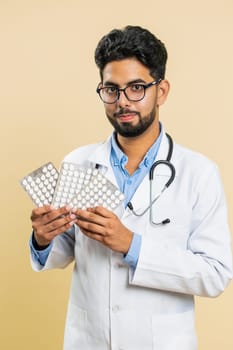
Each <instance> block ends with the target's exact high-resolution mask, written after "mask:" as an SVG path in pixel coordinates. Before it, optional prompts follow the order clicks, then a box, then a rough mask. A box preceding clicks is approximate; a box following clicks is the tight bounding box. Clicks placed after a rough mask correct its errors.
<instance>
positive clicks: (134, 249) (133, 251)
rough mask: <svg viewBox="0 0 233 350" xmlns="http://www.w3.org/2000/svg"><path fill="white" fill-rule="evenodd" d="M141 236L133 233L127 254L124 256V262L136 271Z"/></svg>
mask: <svg viewBox="0 0 233 350" xmlns="http://www.w3.org/2000/svg"><path fill="white" fill-rule="evenodd" d="M141 241H142V237H141V235H139V234H137V233H134V235H133V239H132V242H131V245H130V248H129V251H128V253H127V254H126V255H125V256H124V261H125V262H126V263H127V264H128V265H129V266H130V267H132V268H133V269H136V266H137V263H138V258H139V253H140V249H141Z"/></svg>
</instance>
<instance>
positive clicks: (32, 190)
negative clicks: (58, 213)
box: [20, 162, 58, 206]
mask: <svg viewBox="0 0 233 350" xmlns="http://www.w3.org/2000/svg"><path fill="white" fill-rule="evenodd" d="M57 179H58V171H57V169H56V168H55V167H54V165H53V164H52V163H51V162H49V163H47V164H45V165H42V166H41V167H40V168H38V169H36V170H34V171H33V172H32V173H30V174H28V175H27V176H25V177H24V178H23V179H22V180H21V181H20V183H21V185H22V187H23V188H24V189H25V191H26V192H27V193H28V195H29V196H30V198H31V199H32V201H33V202H34V203H35V204H36V205H37V206H43V205H45V204H51V202H52V198H53V194H54V191H55V187H56V183H57Z"/></svg>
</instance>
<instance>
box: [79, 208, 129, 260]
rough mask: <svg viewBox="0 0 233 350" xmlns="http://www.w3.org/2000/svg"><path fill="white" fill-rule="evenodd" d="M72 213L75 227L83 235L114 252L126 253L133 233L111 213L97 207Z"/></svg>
mask: <svg viewBox="0 0 233 350" xmlns="http://www.w3.org/2000/svg"><path fill="white" fill-rule="evenodd" d="M74 213H75V215H77V217H78V219H77V225H78V226H79V227H80V229H81V231H82V232H83V234H84V235H86V236H87V237H90V238H92V239H94V240H96V241H99V242H100V243H102V244H104V245H105V246H107V247H108V248H110V249H112V250H114V251H116V252H120V253H123V254H126V253H127V252H128V250H129V247H130V244H131V241H132V238H133V232H131V231H130V230H128V229H127V228H126V227H125V226H124V225H123V224H122V222H121V221H120V220H119V218H118V217H117V216H116V215H115V214H114V213H113V212H111V211H109V210H108V209H106V208H103V207H100V206H99V207H95V208H88V209H87V210H81V209H77V210H76V211H75V212H74Z"/></svg>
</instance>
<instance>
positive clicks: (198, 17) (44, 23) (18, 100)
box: [0, 0, 233, 350]
mask: <svg viewBox="0 0 233 350" xmlns="http://www.w3.org/2000/svg"><path fill="white" fill-rule="evenodd" d="M126 24H139V25H141V26H145V27H147V28H148V29H150V30H151V31H153V32H154V33H155V34H156V35H158V36H159V37H160V38H161V39H162V40H163V41H164V42H165V43H166V46H167V49H168V52H169V60H168V68H167V78H168V79H169V80H170V82H171V87H172V89H171V93H170V96H169V99H168V101H167V103H166V105H165V106H163V107H162V109H161V120H162V122H163V123H164V125H165V127H166V129H167V131H168V132H169V133H171V135H173V137H174V139H175V140H176V141H177V142H179V143H182V144H184V145H186V146H188V147H190V148H193V149H195V150H198V151H200V152H202V153H204V154H206V155H207V156H208V157H210V158H212V159H213V160H214V161H216V162H217V163H218V165H219V168H220V171H221V174H222V179H223V183H224V187H225V190H226V196H227V201H228V205H229V221H230V225H231V228H233V214H232V212H233V188H232V178H233V166H232V149H233V139H232V129H233V128H232V127H233V122H232V120H233V116H232V100H233V97H232V96H233V95H232V86H233V85H232V82H233V68H232V62H233V47H232V33H233V2H232V0H221V1H220V0H219V1H215V0H196V1H187V0H176V1H173V0H171V1H156V0H151V1H146V0H144V1H137V0H134V1H132V0H128V1H125V0H117V1H109V0H103V1H101V0H99V1H90V0H86V1H81V0H76V1H75V0H73V1H72V0H56V1H55V0H19V1H17V0H15V1H13V0H12V1H10V0H9V1H7V0H0V116H1V130H0V142H1V159H0V160H1V204H0V206H1V241H0V242H1V244H0V252H1V264H0V268H1V271H0V276H1V283H0V349H2V350H29V349H30V350H31V349H33V350H39V349H40V350H41V349H44V350H61V349H62V338H63V328H64V321H65V313H66V303H67V298H68V293H69V285H70V278H71V271H72V267H70V268H68V269H66V270H64V271H50V272H46V273H42V274H37V273H35V272H33V271H32V270H31V268H30V265H29V254H28V238H29V235H30V230H31V227H30V221H29V216H30V212H31V208H32V203H31V201H30V200H29V198H28V197H27V195H26V193H25V192H24V191H23V189H22V188H21V187H20V185H19V179H20V178H21V177H23V176H24V175H26V174H27V173H28V172H30V171H32V170H34V169H35V168H37V167H39V166H40V165H42V164H43V163H45V162H47V161H49V160H51V161H53V162H54V164H55V165H56V166H59V164H60V161H61V160H62V158H63V157H64V155H65V154H66V153H67V152H69V151H70V150H72V149H73V148H75V147H77V146H79V145H82V144H86V143H90V142H96V141H101V140H104V139H105V138H106V137H107V136H108V134H109V133H110V132H111V127H110V126H109V125H108V122H107V121H106V118H105V115H104V113H103V106H102V104H101V103H100V101H99V100H98V96H97V95H96V93H95V87H96V85H97V83H98V80H99V77H98V72H97V69H96V67H95V64H94V59H93V52H94V49H95V46H96V44H97V41H98V40H99V39H100V37H102V35H104V34H106V33H107V32H108V31H109V30H111V29H112V28H113V27H122V26H124V25H126ZM232 296H233V285H232V284H231V285H230V286H229V287H228V288H227V290H226V291H225V293H224V294H223V295H222V296H220V297H219V298H217V299H204V298H203V299H201V298H197V299H196V306H197V331H198V336H199V350H207V349H211V350H217V349H218V350H219V349H224V350H232V349H233V338H232V333H233V297H232ZM83 350H84V349H83ZM174 350H175V349H174ZM187 350H188V349H187Z"/></svg>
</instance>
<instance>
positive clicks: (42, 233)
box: [31, 205, 76, 247]
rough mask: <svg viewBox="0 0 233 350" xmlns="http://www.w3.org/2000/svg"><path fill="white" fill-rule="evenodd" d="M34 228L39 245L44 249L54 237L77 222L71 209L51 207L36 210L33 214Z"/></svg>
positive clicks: (46, 206)
mask: <svg viewBox="0 0 233 350" xmlns="http://www.w3.org/2000/svg"><path fill="white" fill-rule="evenodd" d="M31 221H32V228H33V231H34V237H35V240H36V242H37V244H38V245H39V246H41V247H44V246H46V245H48V244H50V243H51V242H52V240H53V239H54V237H56V236H57V235H59V234H61V233H63V232H65V231H66V230H68V229H69V228H70V227H71V226H73V224H74V223H75V222H76V216H75V215H74V214H72V213H70V208H69V207H62V208H59V209H55V208H54V207H52V206H51V205H45V206H43V207H39V208H35V209H33V210H32V214H31Z"/></svg>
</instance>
